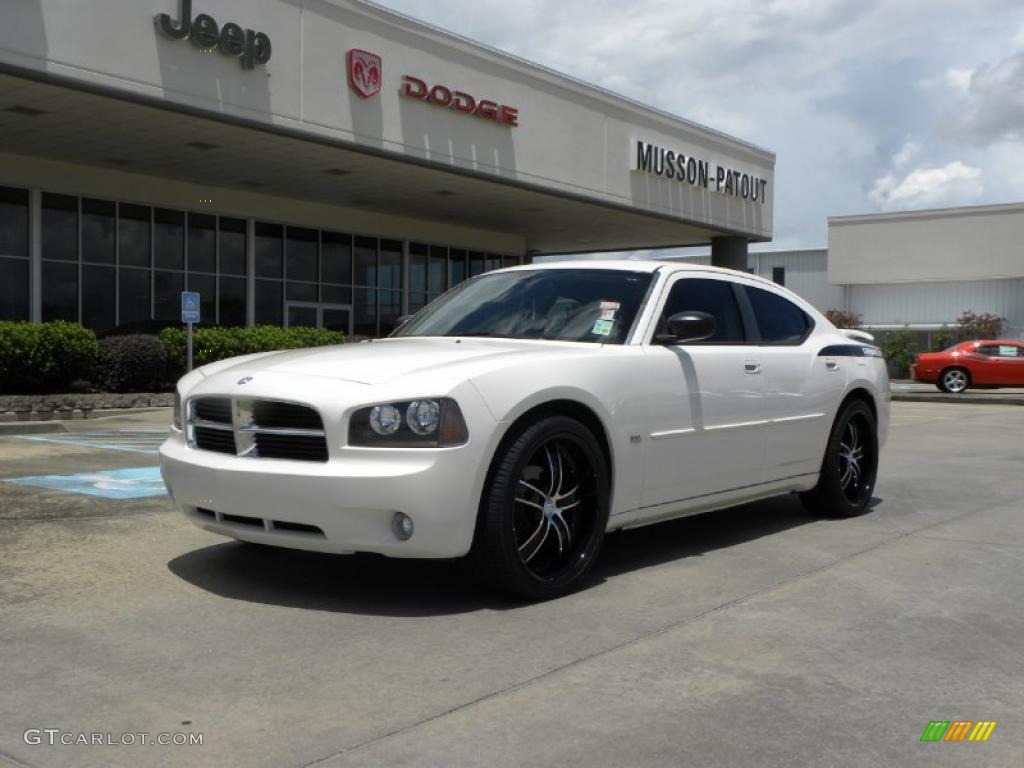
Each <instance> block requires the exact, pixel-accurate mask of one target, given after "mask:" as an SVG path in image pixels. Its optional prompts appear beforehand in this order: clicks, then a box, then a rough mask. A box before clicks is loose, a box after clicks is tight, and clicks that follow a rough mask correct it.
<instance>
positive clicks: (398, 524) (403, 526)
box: [391, 512, 412, 541]
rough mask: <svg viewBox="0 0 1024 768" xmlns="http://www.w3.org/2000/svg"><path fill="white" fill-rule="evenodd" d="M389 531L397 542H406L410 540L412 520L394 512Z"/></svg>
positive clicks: (405, 515) (403, 514) (401, 513)
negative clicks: (393, 533)
mask: <svg viewBox="0 0 1024 768" xmlns="http://www.w3.org/2000/svg"><path fill="white" fill-rule="evenodd" d="M391 530H392V531H394V532H395V536H396V537H397V538H398V540H399V541H408V540H409V539H411V538H412V518H411V517H409V516H408V515H407V514H405V513H404V512H395V516H394V517H392V518H391Z"/></svg>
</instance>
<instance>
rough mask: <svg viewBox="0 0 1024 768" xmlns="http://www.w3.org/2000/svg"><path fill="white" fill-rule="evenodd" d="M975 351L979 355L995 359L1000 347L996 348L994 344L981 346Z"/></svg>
mask: <svg viewBox="0 0 1024 768" xmlns="http://www.w3.org/2000/svg"><path fill="white" fill-rule="evenodd" d="M974 351H975V352H977V353H978V354H979V355H989V356H990V357H995V356H996V353H997V351H998V347H996V346H995V345H994V344H981V345H979V346H978V348H977V349H975V350H974Z"/></svg>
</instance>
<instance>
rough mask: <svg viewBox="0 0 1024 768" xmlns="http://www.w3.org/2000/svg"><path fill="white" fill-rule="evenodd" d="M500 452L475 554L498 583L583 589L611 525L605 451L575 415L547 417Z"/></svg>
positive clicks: (544, 590) (534, 596) (553, 590)
mask: <svg viewBox="0 0 1024 768" xmlns="http://www.w3.org/2000/svg"><path fill="white" fill-rule="evenodd" d="M501 450H502V452H501V453H500V454H499V455H498V456H496V457H495V466H494V469H493V472H492V476H491V480H490V482H489V484H488V486H487V487H486V488H485V490H484V494H483V498H482V500H481V505H480V519H479V525H478V530H477V536H476V541H475V542H474V544H473V552H472V557H473V560H474V561H475V566H476V568H477V571H478V572H479V573H480V575H481V576H483V577H484V578H485V579H486V580H487V581H489V582H491V583H492V584H493V585H495V586H496V587H498V588H499V589H501V590H503V591H505V592H510V593H512V594H514V595H517V596H519V597H525V598H527V599H530V600H548V599H551V598H554V597H560V596H561V595H565V594H568V593H569V592H572V591H574V590H576V589H577V588H579V586H580V584H581V583H582V581H583V579H584V577H585V575H586V573H587V572H588V571H589V570H590V568H591V566H592V565H593V563H594V561H595V560H596V559H597V553H598V551H599V550H600V548H601V542H602V540H603V539H604V531H605V527H606V525H607V524H608V506H609V498H608V497H609V482H608V466H607V462H606V460H605V457H604V453H603V452H602V450H601V447H600V445H598V442H597V440H596V439H595V438H594V435H593V434H592V433H591V432H590V430H589V429H587V428H586V427H585V426H583V425H582V424H581V423H580V422H578V421H576V420H575V419H570V418H566V417H564V416H551V417H547V418H543V419H541V420H539V421H537V422H535V423H534V424H532V425H530V426H528V427H526V428H525V429H524V430H523V431H522V432H520V433H519V434H518V435H517V436H516V437H515V438H514V439H513V440H512V441H511V443H508V444H507V445H506V447H504V448H503V449H501Z"/></svg>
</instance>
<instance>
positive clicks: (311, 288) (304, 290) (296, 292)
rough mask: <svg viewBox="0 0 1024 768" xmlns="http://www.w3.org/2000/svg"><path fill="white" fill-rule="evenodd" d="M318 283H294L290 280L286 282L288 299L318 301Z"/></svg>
mask: <svg viewBox="0 0 1024 768" xmlns="http://www.w3.org/2000/svg"><path fill="white" fill-rule="evenodd" d="M316 289H317V284H316V283H293V282H292V281H290V280H289V281H288V282H287V283H286V284H285V294H284V295H285V298H287V299H288V301H317V295H316V294H317V290H316Z"/></svg>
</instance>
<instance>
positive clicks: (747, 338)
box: [647, 273, 760, 347]
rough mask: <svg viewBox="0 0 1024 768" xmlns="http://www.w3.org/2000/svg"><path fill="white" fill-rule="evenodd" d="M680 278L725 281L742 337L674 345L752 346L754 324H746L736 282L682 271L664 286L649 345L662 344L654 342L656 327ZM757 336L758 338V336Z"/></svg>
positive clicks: (754, 342) (658, 325)
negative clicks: (741, 338) (663, 295)
mask: <svg viewBox="0 0 1024 768" xmlns="http://www.w3.org/2000/svg"><path fill="white" fill-rule="evenodd" d="M682 280H714V281H716V282H720V283H725V284H726V285H728V286H730V288H731V291H732V296H733V301H734V303H735V305H736V311H737V313H738V314H739V316H740V329H741V331H742V333H743V336H744V339H743V340H742V341H685V342H682V343H680V344H677V345H675V346H679V347H696V346H702V347H749V346H752V345H754V344H756V343H757V342H756V341H753V340H752V336H751V333H750V330H751V328H752V327H754V328H756V326H751V325H750V324H748V322H747V319H746V317H745V316H744V313H743V307H742V304H741V302H740V300H739V296H738V295H737V287H738V284H737V283H735V282H733V281H732V280H723V279H721V278H720V277H717V276H714V275H707V274H695V275H688V274H685V273H683V274H676V275H674V276H673V277H672V280H671V282H669V283H668V285H667V286H666V287H665V299H664V301H662V303H661V306H660V307H658V311H657V313H656V316H655V318H654V323H653V327H652V328H651V332H650V337H649V338H648V340H647V343H648V344H649V345H651V346H659V347H660V346H663V345H662V344H658V343H657V342H655V341H654V337H655V336H656V335H657V333H658V328H659V327H660V326H661V320H662V315H663V314H664V313H665V307H666V306H668V303H669V301H670V300H671V298H672V290H673V289H674V288H675V287H676V284H677V283H679V282H680V281H682ZM758 338H760V337H758Z"/></svg>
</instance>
